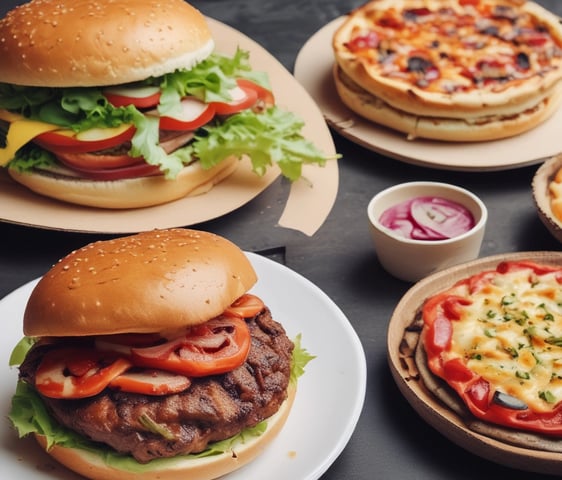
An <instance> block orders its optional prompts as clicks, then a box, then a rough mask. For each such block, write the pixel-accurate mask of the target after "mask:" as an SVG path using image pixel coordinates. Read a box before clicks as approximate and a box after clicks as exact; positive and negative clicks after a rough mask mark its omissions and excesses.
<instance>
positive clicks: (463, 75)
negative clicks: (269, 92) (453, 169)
mask: <svg viewBox="0 0 562 480" xmlns="http://www.w3.org/2000/svg"><path fill="white" fill-rule="evenodd" d="M332 47H333V51H334V57H335V62H334V69H333V75H334V81H335V85H336V90H337V93H338V95H339V97H340V99H341V100H342V102H343V103H344V104H345V105H347V106H348V107H349V108H350V109H351V110H353V111H354V112H355V113H358V114H359V115H361V116H363V117H365V118H367V119H369V120H371V121H373V122H376V123H379V124H382V125H385V126H387V127H390V128H393V129H395V130H398V131H400V132H403V133H406V134H407V135H408V137H409V138H411V139H413V138H416V137H422V138H430V139H436V140H444V141H485V140H496V139H500V138H506V137H510V136H514V135H517V134H520V133H522V132H525V131H528V130H530V129H532V128H534V127H536V126H537V125H539V124H540V123H542V122H544V121H545V120H546V119H548V118H549V117H550V116H551V115H552V114H553V113H554V112H555V111H556V110H557V109H558V107H559V106H560V103H561V102H562V81H561V80H562V26H561V25H560V23H559V21H558V18H557V17H556V16H555V15H554V14H553V13H551V12H549V11H548V10H546V9H545V8H543V7H541V6H540V5H538V4H536V3H534V2H526V1H524V0H372V1H370V2H369V3H367V4H365V5H363V6H362V7H359V8H357V9H356V10H354V11H353V12H351V13H350V14H349V15H348V16H347V17H346V18H345V20H344V21H343V23H342V24H341V25H340V26H339V27H338V28H337V30H336V31H335V32H334V35H333V38H332Z"/></svg>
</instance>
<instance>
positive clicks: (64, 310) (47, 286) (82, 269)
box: [23, 228, 257, 337]
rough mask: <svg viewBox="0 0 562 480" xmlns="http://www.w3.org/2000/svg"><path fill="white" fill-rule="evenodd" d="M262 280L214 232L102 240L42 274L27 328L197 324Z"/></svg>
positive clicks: (88, 331)
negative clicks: (258, 280) (258, 279)
mask: <svg viewBox="0 0 562 480" xmlns="http://www.w3.org/2000/svg"><path fill="white" fill-rule="evenodd" d="M256 280H257V276H256V273H255V271H254V269H253V267H252V265H251V263H250V261H249V260H248V258H247V257H246V255H245V254H244V252H242V251H241V250H240V249H239V248H238V247H237V246H236V245H235V244H233V243H232V242H230V241H228V240H226V239H225V238H223V237H220V236H218V235H214V234H212V233H208V232H202V231H196V230H189V229H181V228H176V229H169V230H152V231H149V232H143V233H139V234H136V235H131V236H127V237H119V238H116V239H112V240H104V241H98V242H94V243H91V244H89V245H87V246H85V247H83V248H81V249H79V250H76V251H74V252H72V253H70V254H69V255H67V256H66V257H64V258H63V259H62V260H60V261H59V262H58V263H57V264H56V265H54V266H53V267H52V269H51V270H49V271H48V272H47V273H46V274H45V275H44V276H43V277H42V279H41V280H40V281H39V283H38V284H37V285H36V287H35V288H34V290H33V292H32V293H31V296H30V298H29V301H28V303H27V307H26V310H25V313H24V324H23V331H24V334H25V335H27V336H34V337H44V336H57V337H67V336H84V335H106V334H116V333H128V332H137V333H160V332H163V331H165V330H174V329H179V328H184V327H186V326H192V325H198V324H201V323H204V322H206V321H207V320H210V319H211V318H214V317H216V316H217V315H219V314H221V313H222V312H223V311H224V310H225V309H226V308H227V307H228V306H230V305H231V304H232V303H233V302H234V301H235V300H236V299H238V298H239V297H241V296H242V295H243V294H244V293H246V292H247V291H248V290H249V289H250V288H251V287H252V286H253V285H254V283H255V282H256ZM124 299H126V301H124Z"/></svg>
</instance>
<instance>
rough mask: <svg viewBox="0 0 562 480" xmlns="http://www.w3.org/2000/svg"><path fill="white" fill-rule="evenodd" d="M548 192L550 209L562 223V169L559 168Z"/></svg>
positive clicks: (549, 185)
mask: <svg viewBox="0 0 562 480" xmlns="http://www.w3.org/2000/svg"><path fill="white" fill-rule="evenodd" d="M548 191H549V197H550V209H551V210H552V213H553V215H554V216H555V217H556V219H557V220H558V221H559V222H561V223H562V168H559V169H558V170H557V171H556V174H555V175H554V177H553V178H552V180H550V182H549V184H548Z"/></svg>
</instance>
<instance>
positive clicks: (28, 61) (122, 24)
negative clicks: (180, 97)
mask: <svg viewBox="0 0 562 480" xmlns="http://www.w3.org/2000/svg"><path fill="white" fill-rule="evenodd" d="M213 48H214V42H213V40H212V37H211V33H210V30H209V28H208V26H207V23H206V21H205V18H204V17H203V15H202V14H201V13H200V12H199V11H198V10H197V9H195V8H194V7H192V6H191V5H189V4H188V3H186V2H184V1H183V0H104V1H103V2H92V1H91V0H32V1H31V2H29V3H27V4H24V5H21V6H18V7H16V8H15V9H13V10H12V11H10V12H9V13H8V14H7V15H6V16H5V17H4V18H3V19H1V20H0V58H1V59H2V61H1V62H0V82H3V83H13V84H17V85H27V86H45V87H72V86H80V87H88V86H104V85H117V84H122V83H129V82H135V81H138V80H144V79H145V78H148V77H150V76H160V75H163V74H165V73H169V72H172V71H174V70H176V69H178V68H191V67H192V66H193V65H194V64H195V63H196V62H198V61H200V60H202V59H204V58H206V57H207V56H208V55H209V54H210V53H211V52H212V50H213Z"/></svg>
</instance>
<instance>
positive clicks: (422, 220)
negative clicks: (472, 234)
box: [379, 196, 475, 240]
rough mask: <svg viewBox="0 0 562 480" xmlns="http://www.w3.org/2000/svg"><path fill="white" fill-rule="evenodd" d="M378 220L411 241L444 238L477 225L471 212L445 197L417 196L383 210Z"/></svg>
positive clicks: (454, 235)
mask: <svg viewBox="0 0 562 480" xmlns="http://www.w3.org/2000/svg"><path fill="white" fill-rule="evenodd" d="M379 221H380V223H381V224H382V225H384V226H385V227H387V228H389V229H391V230H393V231H394V232H395V233H397V234H398V235H401V236H403V237H405V238H410V239H412V240H445V239H448V238H453V237H457V236H459V235H462V234H463V233H465V232H467V231H469V230H470V229H471V228H473V227H474V225H475V221H474V217H473V215H472V213H471V212H470V211H469V210H468V209H467V208H466V207H464V206H463V205H460V204H459V203H456V202H454V201H452V200H448V199H445V198H442V197H433V196H425V197H416V198H412V199H409V200H406V201H404V202H401V203H399V204H397V205H394V206H392V207H390V208H388V209H387V210H385V211H384V212H383V214H382V215H381V217H380V218H379Z"/></svg>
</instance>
